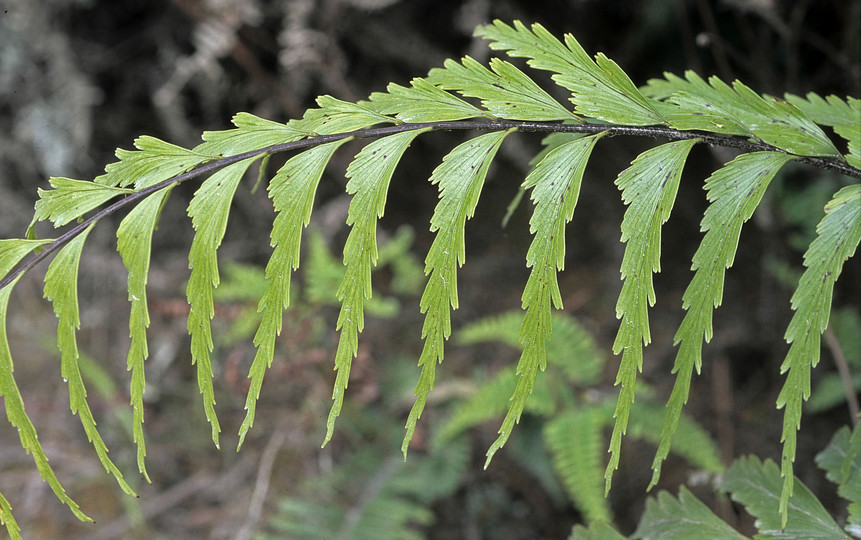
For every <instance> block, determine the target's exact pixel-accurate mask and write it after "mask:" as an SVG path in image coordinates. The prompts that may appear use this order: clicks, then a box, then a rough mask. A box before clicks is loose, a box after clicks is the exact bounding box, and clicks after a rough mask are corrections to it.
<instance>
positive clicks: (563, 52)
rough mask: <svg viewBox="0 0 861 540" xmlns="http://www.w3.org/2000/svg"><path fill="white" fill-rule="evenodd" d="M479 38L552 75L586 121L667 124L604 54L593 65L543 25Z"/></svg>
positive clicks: (486, 30) (492, 28) (487, 31)
mask: <svg viewBox="0 0 861 540" xmlns="http://www.w3.org/2000/svg"><path fill="white" fill-rule="evenodd" d="M475 34H476V35H477V36H481V37H483V38H485V39H488V40H490V41H491V44H490V48H491V49H496V50H504V51H507V52H508V54H509V55H510V56H515V57H521V58H528V59H529V60H527V63H528V64H529V65H530V66H532V67H534V68H537V69H546V70H549V71H552V72H554V73H555V75H553V80H554V81H555V82H556V83H557V84H559V85H560V86H564V87H565V88H567V89H569V90H571V92H572V93H573V95H572V97H571V101H572V102H573V103H574V105H575V110H576V111H577V112H578V113H580V114H582V115H583V116H586V117H590V118H595V119H598V120H603V121H605V122H610V123H614V124H625V125H631V126H649V125H653V124H661V123H663V119H662V118H661V115H660V114H658V112H657V111H656V110H655V106H654V104H653V103H652V101H651V100H649V99H648V98H646V97H645V96H643V95H642V94H641V93H640V91H639V90H638V89H637V87H636V86H634V83H633V82H631V79H629V78H628V76H627V75H626V74H625V72H623V71H622V69H621V68H620V67H619V66H618V65H616V63H615V62H613V61H612V60H610V59H609V58H607V57H606V56H604V55H603V54H601V53H598V54H597V55H596V56H595V61H593V60H592V59H591V58H589V55H588V54H586V51H584V50H583V48H582V47H581V46H580V44H579V43H577V40H575V39H574V37H573V36H571V35H570V34H567V35H566V36H565V44H564V45H563V44H562V43H561V42H559V40H557V39H556V38H555V37H553V35H552V34H550V33H549V32H548V31H547V30H546V29H544V27H543V26H541V25H540V24H533V25H532V29H531V30H530V29H528V28H526V26H524V25H523V24H522V23H521V22H519V21H515V23H514V27H513V28H512V27H511V26H509V25H507V24H505V23H503V22H500V21H495V22H494V24H492V25H488V26H484V27H479V28H478V29H476V31H475Z"/></svg>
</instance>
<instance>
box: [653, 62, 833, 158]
mask: <svg viewBox="0 0 861 540" xmlns="http://www.w3.org/2000/svg"><path fill="white" fill-rule="evenodd" d="M665 75H666V80H664V81H661V80H657V79H653V80H651V81H649V84H648V85H647V86H646V87H644V89H643V90H644V92H645V93H646V95H650V96H652V97H657V98H661V97H667V96H669V97H667V101H666V102H664V103H665V104H667V103H669V104H672V105H675V106H676V107H677V109H676V110H673V109H672V108H670V109H663V110H664V112H665V115H666V117H667V118H668V120H669V124H670V125H671V126H672V127H674V128H677V129H702V130H706V131H712V132H717V133H726V134H732V135H745V134H752V135H753V136H754V137H756V138H758V139H759V140H761V141H762V142H764V143H767V144H770V145H773V146H775V147H777V148H780V149H782V150H784V151H787V152H791V153H793V154H797V155H801V156H832V157H839V156H840V152H838V151H837V149H836V148H835V147H834V144H833V143H832V142H831V139H829V138H828V136H827V135H826V134H825V133H824V132H823V131H822V128H820V127H819V126H818V125H816V123H815V122H814V121H813V120H811V119H810V118H809V117H808V116H807V115H805V114H804V113H803V112H802V111H801V110H799V109H798V108H797V107H795V106H794V105H792V104H791V103H787V102H785V101H781V100H776V99H774V98H772V97H768V96H760V95H759V94H757V93H756V92H754V91H753V90H751V89H750V88H748V87H747V86H745V85H744V84H742V83H741V82H739V81H735V82H733V84H732V86H729V85H727V84H726V83H724V82H723V81H721V80H720V79H718V78H717V77H710V78H709V84H707V83H706V82H705V81H704V80H703V79H702V78H700V77H699V75H697V74H696V73H694V72H692V71H687V72H685V79H682V78H680V77H678V76H676V75H672V74H669V73H668V74H665ZM745 132H746V133H745Z"/></svg>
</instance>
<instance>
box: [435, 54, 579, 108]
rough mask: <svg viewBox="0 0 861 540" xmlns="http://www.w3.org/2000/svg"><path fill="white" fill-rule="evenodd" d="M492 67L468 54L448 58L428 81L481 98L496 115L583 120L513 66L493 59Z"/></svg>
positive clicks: (482, 102) (483, 104)
mask: <svg viewBox="0 0 861 540" xmlns="http://www.w3.org/2000/svg"><path fill="white" fill-rule="evenodd" d="M490 67H491V69H492V70H493V71H491V70H490V69H487V68H486V67H484V66H483V65H481V64H480V63H479V62H477V61H475V60H473V59H472V58H470V57H469V56H466V57H464V58H463V59H462V60H461V63H458V62H455V61H454V60H446V62H445V68H435V69H432V70H431V71H430V74H428V77H427V81H428V82H429V83H431V84H433V85H436V86H439V87H440V88H442V89H444V90H455V91H457V92H459V93H460V94H462V95H464V96H468V97H474V98H480V99H481V104H482V106H483V107H484V108H485V109H487V110H488V111H489V112H490V113H491V114H493V115H494V116H496V117H497V118H505V119H509V120H532V121H549V120H577V121H580V119H579V118H578V117H577V116H576V115H575V114H574V113H572V112H571V111H569V110H568V109H566V108H565V107H563V106H562V105H561V104H560V103H559V102H557V101H556V100H555V99H553V98H552V97H550V94H548V93H547V92H545V91H544V90H543V89H542V88H541V87H540V86H538V85H537V84H536V83H535V81H533V80H532V79H530V78H529V77H528V76H527V75H526V74H524V73H523V72H522V71H520V70H519V69H517V67H515V66H514V65H512V64H510V63H509V62H506V61H504V60H500V59H498V58H493V59H491V61H490Z"/></svg>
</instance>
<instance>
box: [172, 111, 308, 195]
mask: <svg viewBox="0 0 861 540" xmlns="http://www.w3.org/2000/svg"><path fill="white" fill-rule="evenodd" d="M233 125H234V126H236V128H235V129H228V130H224V131H204V132H203V141H204V142H202V143H200V144H199V145H197V146H196V147H195V148H194V150H192V152H194V153H196V154H203V155H208V156H235V155H238V154H242V153H244V152H251V151H254V150H259V149H261V148H266V147H267V146H272V145H274V144H279V143H285V142H291V141H298V140H299V139H302V138H304V137H305V136H307V135H308V133H306V132H305V131H302V130H297V129H295V128H294V127H293V126H291V125H284V124H280V123H278V122H273V121H271V120H264V119H263V118H259V117H257V116H254V115H253V114H249V113H244V112H243V113H238V114H236V115H235V116H234V117H233ZM171 176H173V175H172V174H171V175H168V176H165V177H164V179H167V178H170V177H171Z"/></svg>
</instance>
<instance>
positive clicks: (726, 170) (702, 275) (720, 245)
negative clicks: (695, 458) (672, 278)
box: [649, 152, 792, 488]
mask: <svg viewBox="0 0 861 540" xmlns="http://www.w3.org/2000/svg"><path fill="white" fill-rule="evenodd" d="M791 159H792V156H790V155H787V154H779V153H776V152H754V153H751V154H742V155H741V156H739V157H737V158H735V159H734V160H732V161H730V162H729V163H727V164H726V165H724V166H723V167H722V168H721V169H718V170H717V171H715V172H714V173H713V174H712V175H711V176H710V177H709V178H708V179H707V180H706V184H705V189H706V191H707V192H708V200H709V203H710V204H709V207H708V208H707V209H706V212H705V215H704V216H703V220H702V224H701V226H700V229H701V230H702V231H703V232H705V236H704V237H703V240H702V243H700V247H699V248H698V249H697V251H696V253H694V257H693V265H692V269H693V270H695V271H696V274H694V278H693V279H692V280H691V283H690V285H688V288H687V289H686V290H685V293H684V295H683V297H682V302H683V303H682V307H683V308H684V309H685V310H687V313H685V318H684V319H683V320H682V324H681V325H680V326H679V330H678V331H677V332H676V335H675V338H674V339H673V341H674V343H675V344H676V345H678V346H679V351H678V353H676V360H675V364H674V366H673V373H675V374H676V382H675V384H674V385H673V391H672V394H670V399H669V401H668V402H667V408H668V409H669V410H668V411H667V420H666V422H665V423H664V429H663V431H662V433H661V444H660V446H659V447H658V451H657V453H656V454H655V459H654V461H653V462H652V470H653V474H652V480H651V482H650V484H649V487H650V488H651V487H653V486H654V485H655V484H657V482H658V478H659V477H660V474H661V463H662V462H663V460H664V459H666V457H667V454H668V453H669V450H670V444H671V442H672V438H673V433H675V431H676V428H677V426H678V422H679V417H680V416H681V412H682V407H683V406H684V404H685V403H687V401H688V395H689V393H690V384H691V377H692V375H693V370H694V369H696V371H697V373H699V372H700V369H701V366H702V346H703V341H705V342H706V343H707V342H709V341H711V338H712V314H713V311H714V309H715V308H717V307H718V306H720V304H721V302H722V300H723V282H724V275H725V272H726V269H727V268H729V267H730V266H732V263H733V261H734V259H735V251H736V248H737V247H738V240H739V236H740V235H741V227H742V225H743V224H744V222H746V221H747V220H748V219H750V217H751V216H752V215H753V211H754V210H755V209H756V207H757V205H758V204H759V202H760V200H761V199H762V195H763V193H764V192H765V189H766V188H767V187H768V184H769V183H770V182H771V179H772V178H774V175H775V174H777V172H778V171H779V170H780V168H781V167H782V166H783V165H785V164H786V163H787V162H788V161H789V160H791Z"/></svg>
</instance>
